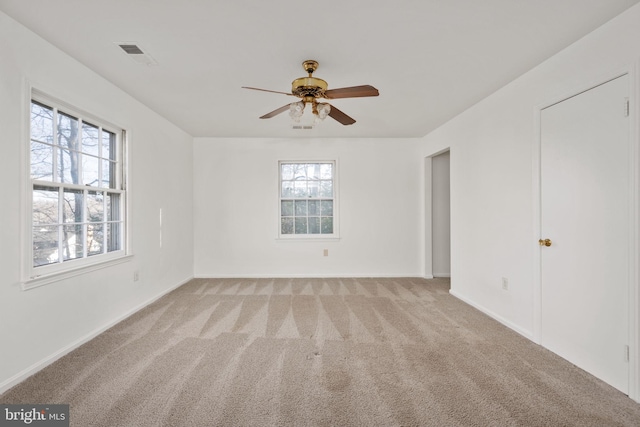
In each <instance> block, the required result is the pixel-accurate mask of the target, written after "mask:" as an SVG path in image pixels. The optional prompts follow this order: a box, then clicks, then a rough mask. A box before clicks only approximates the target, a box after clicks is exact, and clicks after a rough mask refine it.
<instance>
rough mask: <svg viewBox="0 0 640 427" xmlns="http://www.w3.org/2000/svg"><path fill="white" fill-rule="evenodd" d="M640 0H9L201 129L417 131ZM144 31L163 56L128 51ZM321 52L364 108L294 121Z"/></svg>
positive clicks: (139, 94) (327, 76)
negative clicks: (299, 88)
mask: <svg viewBox="0 0 640 427" xmlns="http://www.w3.org/2000/svg"><path fill="white" fill-rule="evenodd" d="M638 1H640V0H590V1H585V0H535V1H534V0H483V1H478V0H395V1H378V2H372V1H371V0H324V1H318V2H311V1H295V0H269V1H265V0H253V1H252V0H235V1H231V0H181V1H178V0H108V1H98V0H58V1H51V0H0V10H2V11H3V12H5V13H6V14H8V15H9V16H11V17H13V18H14V19H16V20H17V21H19V22H21V23H22V24H24V25H25V26H26V27H28V28H30V29H31V30H33V31H34V32H35V33H37V34H39V35H41V36H42V37H44V38H45V39H47V40H49V41H50V42H51V43H52V44H54V45H55V46H57V47H58V48H60V49H61V50H63V51H65V52H67V53H68V54H69V55H71V56H73V57H75V58H76V59H77V60H78V61H80V62H82V63H84V64H85V65H86V66H88V67H89V68H91V69H93V70H94V71H95V72H97V73H99V74H101V75H102V76H104V77H105V78H106V79H108V80H110V81H111V82H113V83H114V84H116V85H117V86H119V87H121V88H122V89H123V90H125V91H126V92H128V93H130V94H131V95H132V96H133V97H135V98H137V99H138V100H140V101H141V102H143V103H144V104H146V105H148V106H149V107H150V108H152V109H153V110H155V111H157V112H158V113H160V114H161V115H162V116H164V117H166V118H167V119H169V120H170V121H171V122H173V123H175V124H176V125H178V126H179V127H181V128H182V129H184V130H185V131H187V132H188V133H189V134H191V135H193V136H219V137H307V136H313V137H421V136H424V135H426V134H427V133H429V132H430V131H431V130H433V129H435V128H436V127H438V126H439V125H441V124H442V123H444V122H446V121H447V120H449V119H450V118H452V117H454V116H455V115H457V114H458V113H460V112H462V111H464V110H465V109H467V108H469V107H470V106H471V105H473V104H474V103H476V102H478V101H479V100H481V99H482V98H484V97H486V96H487V95H489V94H491V93H492V92H494V91H495V90H497V89H498V88H500V87H502V86H504V85H505V84H507V83H509V82H510V81H512V80H513V79H515V78H516V77H518V76H519V75H521V74H523V73H524V72H526V71H527V70H529V69H531V68H532V67H534V66H535V65H537V64H539V63H541V62H542V61H544V60H545V59H547V58H549V57H550V56H552V55H553V54H555V53H557V52H558V51H560V50H562V49H563V48H565V47H566V46H568V45H569V44H571V43H573V42H574V41H576V40H578V39H579V38H581V37H582V36H584V35H585V34H587V33H589V32H591V31H592V30H593V29H595V28H597V27H599V26H600V25H602V24H603V23H605V22H606V21H608V20H610V19H611V18H613V17H614V16H616V15H618V14H620V13H621V12H623V11H624V10H625V9H627V8H629V7H630V6H632V5H634V4H636V3H638ZM116 42H135V43H137V44H138V45H139V46H140V47H142V48H143V50H145V52H146V53H148V54H150V55H151V56H152V57H153V58H154V59H155V60H156V61H157V63H158V65H157V66H146V65H142V64H140V63H138V62H136V61H134V60H132V59H131V58H130V57H128V56H126V55H125V54H124V53H123V52H122V51H121V49H120V48H119V47H118V46H117V45H116V44H115V43H116ZM306 59H315V60H317V61H318V62H319V63H320V67H319V68H318V71H316V73H315V74H314V76H315V77H319V78H322V79H324V80H326V81H328V83H329V88H330V89H332V88H334V89H335V88H340V87H346V86H356V85H363V84H370V85H373V86H375V87H376V88H378V89H379V91H380V96H379V97H376V98H356V99H337V100H333V101H331V103H332V104H333V105H335V106H336V107H338V108H339V109H340V110H342V111H344V112H345V113H347V114H348V115H350V116H352V117H353V118H355V119H356V120H357V122H356V123H355V124H353V125H351V126H342V125H341V124H339V123H338V122H336V121H334V120H332V119H330V118H328V119H327V120H326V121H325V122H323V123H322V124H321V125H319V126H317V127H316V128H315V129H313V130H311V131H304V130H293V129H292V122H291V120H290V118H289V117H288V114H287V113H283V114H280V115H278V116H277V117H274V118H272V119H268V120H259V119H258V117H259V116H261V115H263V114H265V113H268V112H270V111H272V110H275V109H276V108H278V107H281V106H283V105H285V104H287V103H289V102H291V101H292V100H293V98H291V97H287V96H284V95H280V94H273V93H267V92H258V91H251V90H246V89H241V86H254V87H260V88H265V89H270V90H276V91H282V92H289V91H290V90H291V81H292V80H293V79H295V78H298V77H303V76H305V75H306V74H305V72H304V71H303V69H302V66H301V63H302V61H304V60H306Z"/></svg>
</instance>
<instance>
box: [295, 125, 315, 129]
mask: <svg viewBox="0 0 640 427" xmlns="http://www.w3.org/2000/svg"><path fill="white" fill-rule="evenodd" d="M293 128H294V129H305V130H310V129H313V126H309V125H305V126H300V125H295V126H293Z"/></svg>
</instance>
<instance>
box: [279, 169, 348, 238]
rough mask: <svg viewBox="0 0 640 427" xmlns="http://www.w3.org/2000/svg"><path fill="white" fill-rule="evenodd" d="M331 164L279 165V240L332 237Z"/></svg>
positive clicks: (333, 207) (333, 187) (333, 220)
mask: <svg viewBox="0 0 640 427" xmlns="http://www.w3.org/2000/svg"><path fill="white" fill-rule="evenodd" d="M335 169H336V164H335V162H295V163H294V162H280V236H281V237H295V236H305V237H333V236H336V235H337V233H336V228H337V227H336V226H337V222H336V220H335V212H336V197H335Z"/></svg>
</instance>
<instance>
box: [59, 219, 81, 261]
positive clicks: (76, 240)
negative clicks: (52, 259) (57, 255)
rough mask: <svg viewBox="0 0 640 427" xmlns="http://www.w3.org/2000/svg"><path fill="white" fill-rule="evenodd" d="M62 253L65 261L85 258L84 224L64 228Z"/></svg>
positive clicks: (64, 226)
mask: <svg viewBox="0 0 640 427" xmlns="http://www.w3.org/2000/svg"><path fill="white" fill-rule="evenodd" d="M62 251H63V252H62V253H63V255H64V260H65V261H68V260H70V259H76V258H82V257H83V239H82V224H74V225H63V226H62Z"/></svg>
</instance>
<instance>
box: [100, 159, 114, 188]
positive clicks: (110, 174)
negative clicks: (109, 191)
mask: <svg viewBox="0 0 640 427" xmlns="http://www.w3.org/2000/svg"><path fill="white" fill-rule="evenodd" d="M100 186H101V187H102V188H116V163H114V162H111V161H109V160H102V183H101V184H100Z"/></svg>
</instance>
